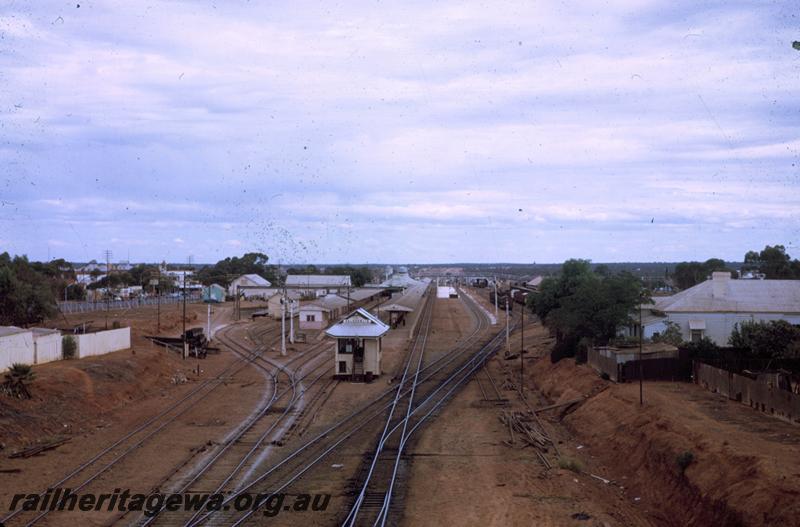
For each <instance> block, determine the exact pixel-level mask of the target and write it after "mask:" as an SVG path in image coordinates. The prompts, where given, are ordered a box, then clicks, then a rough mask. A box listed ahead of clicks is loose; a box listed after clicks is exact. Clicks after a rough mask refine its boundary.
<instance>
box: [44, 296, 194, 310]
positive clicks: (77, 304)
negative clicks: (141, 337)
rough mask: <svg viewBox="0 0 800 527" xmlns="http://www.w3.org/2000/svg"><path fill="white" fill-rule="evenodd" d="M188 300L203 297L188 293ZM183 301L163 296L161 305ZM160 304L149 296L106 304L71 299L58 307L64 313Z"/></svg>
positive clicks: (178, 298)
mask: <svg viewBox="0 0 800 527" xmlns="http://www.w3.org/2000/svg"><path fill="white" fill-rule="evenodd" d="M186 301H187V302H190V303H193V302H200V301H202V298H201V296H200V295H192V296H189V295H186ZM181 302H183V298H181V297H161V302H160V304H161V305H170V304H180V303H181ZM156 304H159V301H158V299H157V298H153V297H147V298H136V299H132V300H110V301H109V302H108V304H106V302H105V301H103V300H98V301H96V302H92V301H88V300H87V301H70V302H58V309H59V310H60V311H61V312H62V313H89V312H91V311H105V310H106V309H109V310H118V309H133V308H137V307H141V306H154V305H156Z"/></svg>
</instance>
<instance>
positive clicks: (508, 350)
mask: <svg viewBox="0 0 800 527" xmlns="http://www.w3.org/2000/svg"><path fill="white" fill-rule="evenodd" d="M495 298H497V297H496V296H495ZM509 318H510V317H509V316H508V295H506V353H511V340H509V335H508V322H509Z"/></svg>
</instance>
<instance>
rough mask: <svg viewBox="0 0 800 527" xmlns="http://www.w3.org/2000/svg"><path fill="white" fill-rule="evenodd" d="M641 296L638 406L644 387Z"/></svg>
mask: <svg viewBox="0 0 800 527" xmlns="http://www.w3.org/2000/svg"><path fill="white" fill-rule="evenodd" d="M643 330H644V328H643V327H642V298H641V297H639V406H642V405H644V387H643V381H642V376H643V372H642V333H644V331H643Z"/></svg>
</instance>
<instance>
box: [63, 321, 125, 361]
mask: <svg viewBox="0 0 800 527" xmlns="http://www.w3.org/2000/svg"><path fill="white" fill-rule="evenodd" d="M74 337H75V340H76V342H77V343H78V352H77V357H78V358H79V359H83V358H85V357H91V356H93V355H104V354H106V353H111V352H112V351H119V350H124V349H128V348H130V347H131V328H120V329H110V330H108V331H98V332H97V333H86V334H85V335H74Z"/></svg>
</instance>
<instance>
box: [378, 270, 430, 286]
mask: <svg viewBox="0 0 800 527" xmlns="http://www.w3.org/2000/svg"><path fill="white" fill-rule="evenodd" d="M420 284H422V282H420V281H419V280H415V279H413V278H411V275H409V274H408V268H407V267H404V266H402V265H401V266H398V267H397V268H396V269H394V271H393V272H392V274H391V276H389V278H387V279H386V280H384V281H383V282H381V284H380V285H382V286H383V287H392V288H401V289H406V288H409V287H412V286H417V285H420Z"/></svg>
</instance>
